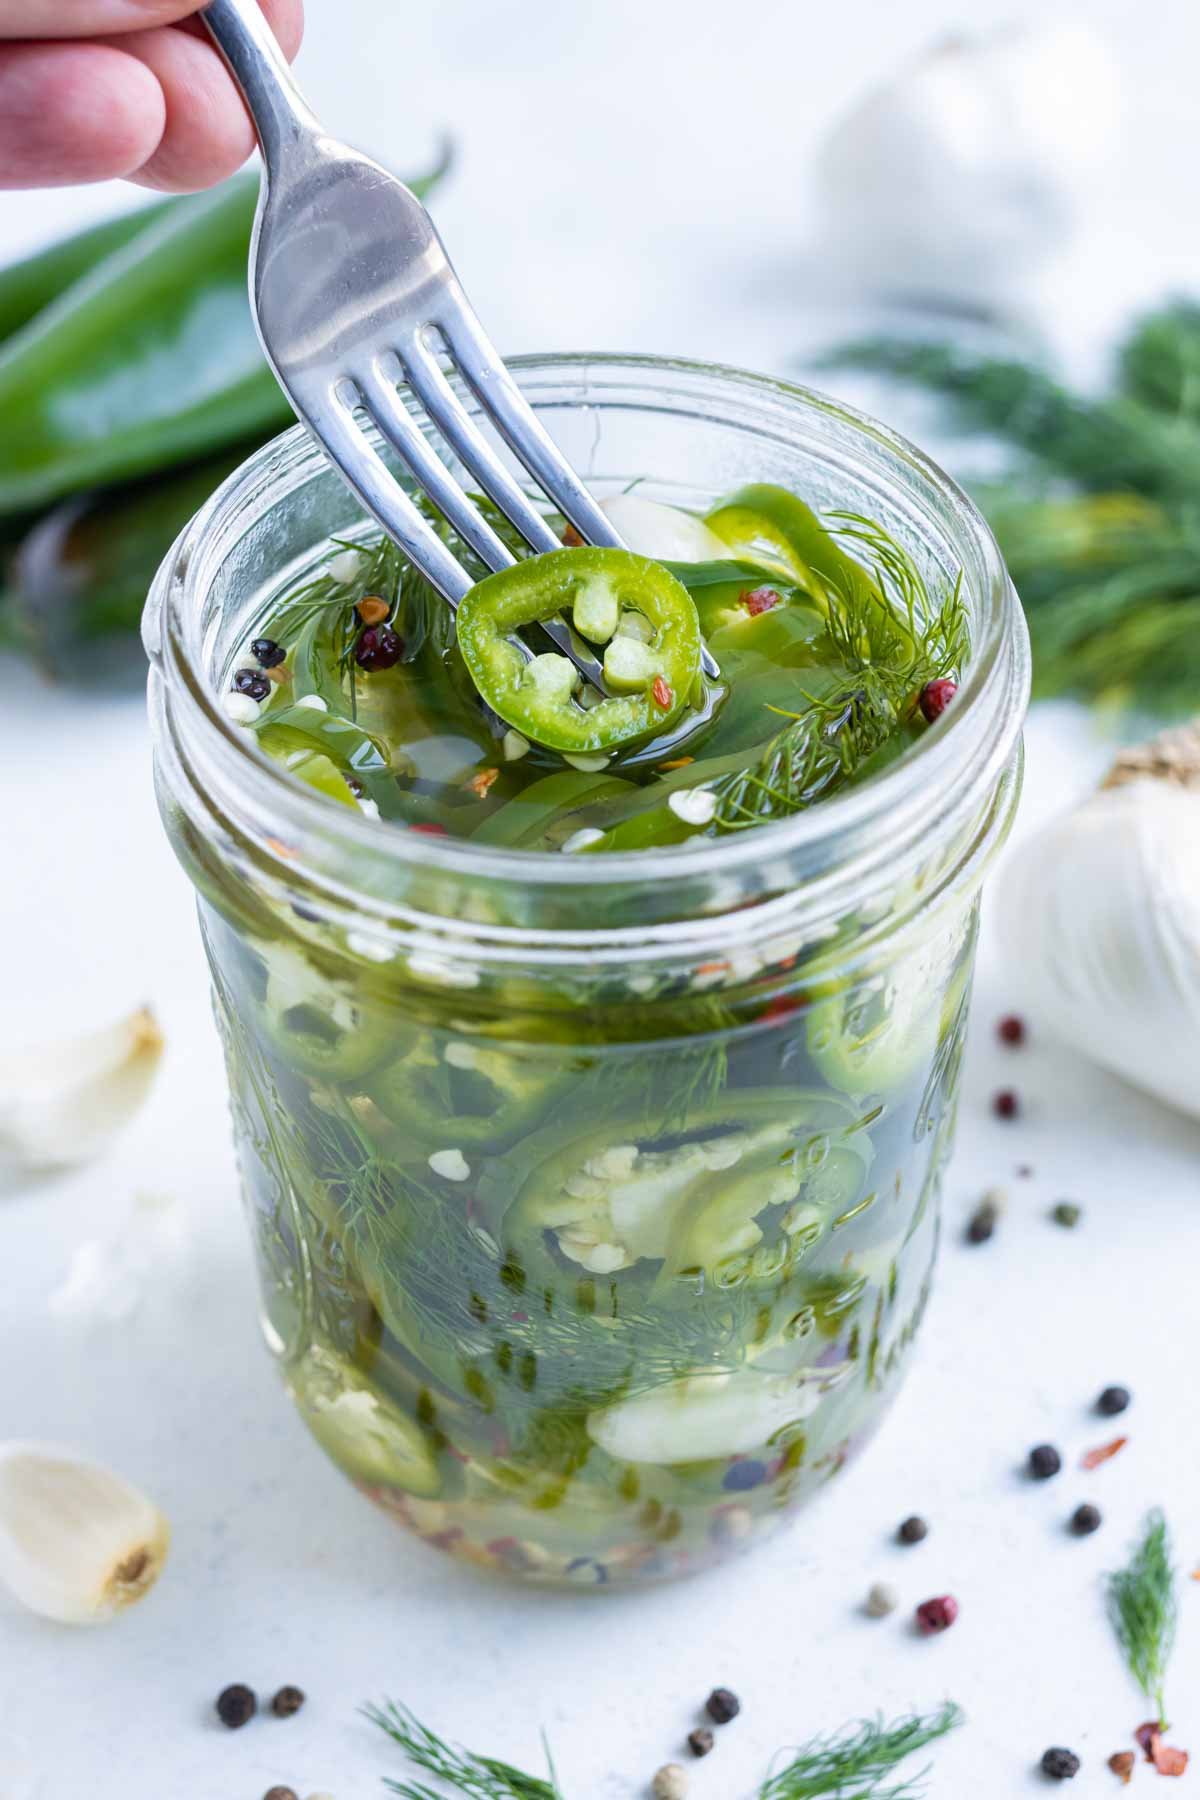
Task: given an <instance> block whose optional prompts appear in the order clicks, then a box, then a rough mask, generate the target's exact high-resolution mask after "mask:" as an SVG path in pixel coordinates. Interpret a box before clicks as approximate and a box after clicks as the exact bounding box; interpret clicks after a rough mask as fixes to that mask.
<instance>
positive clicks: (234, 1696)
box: [217, 1681, 258, 1731]
mask: <svg viewBox="0 0 1200 1800" xmlns="http://www.w3.org/2000/svg"><path fill="white" fill-rule="evenodd" d="M257 1711H258V1697H257V1695H256V1694H255V1692H254V1689H253V1688H248V1687H247V1686H246V1685H245V1683H244V1682H241V1681H235V1682H234V1683H233V1685H232V1686H231V1687H227V1688H222V1689H221V1692H220V1693H219V1694H218V1695H217V1717H218V1718H219V1719H220V1721H221V1723H222V1725H228V1727H229V1729H230V1731H236V1730H237V1729H238V1727H239V1726H241V1725H246V1724H248V1723H249V1721H250V1720H251V1719H252V1718H253V1717H254V1715H255V1713H256V1712H257Z"/></svg>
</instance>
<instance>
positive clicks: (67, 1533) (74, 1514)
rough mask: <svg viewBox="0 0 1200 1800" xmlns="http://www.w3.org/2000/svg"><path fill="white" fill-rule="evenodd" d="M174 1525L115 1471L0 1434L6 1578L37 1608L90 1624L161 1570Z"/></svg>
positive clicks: (0, 1538)
mask: <svg viewBox="0 0 1200 1800" xmlns="http://www.w3.org/2000/svg"><path fill="white" fill-rule="evenodd" d="M169 1541H170V1531H169V1529H168V1526H167V1521H166V1519H165V1518H164V1517H163V1515H162V1514H161V1513H160V1512H159V1510H158V1508H157V1507H156V1506H155V1505H154V1504H153V1502H152V1501H150V1500H148V1499H147V1498H146V1496H145V1495H144V1494H140V1493H139V1492H138V1490H137V1489H136V1488H134V1487H131V1486H130V1485H129V1483H128V1482H127V1481H123V1480H122V1479H121V1477H120V1476H119V1475H114V1474H112V1473H111V1472H110V1471H109V1470H108V1469H103V1468H101V1467H100V1466H99V1465H98V1464H96V1463H90V1462H87V1461H85V1460H84V1459H83V1458H82V1457H80V1456H76V1455H75V1454H74V1452H72V1451H70V1450H62V1449H59V1448H58V1447H57V1446H55V1445H52V1444H24V1443H9V1444H0V1582H2V1583H3V1585H4V1586H5V1587H7V1588H8V1589H9V1590H10V1592H11V1593H12V1594H13V1595H14V1597H15V1598H16V1599H17V1600H19V1601H21V1603H22V1604H23V1605H24V1606H27V1607H28V1608H29V1610H30V1611H31V1612H35V1613H40V1614H41V1616H42V1617H43V1618H45V1619H57V1620H59V1621H60V1622H61V1623H62V1624H65V1625H93V1624H99V1623H100V1622H101V1621H102V1620H104V1619H109V1618H112V1616H113V1615H114V1614H115V1613H117V1612H120V1611H121V1610H122V1608H124V1607H126V1606H130V1605H132V1603H133V1602H134V1601H135V1600H140V1599H141V1597H142V1595H143V1594H145V1593H147V1592H148V1590H149V1589H150V1588H151V1587H153V1585H154V1583H155V1582H156V1581H157V1580H158V1577H159V1575H160V1574H161V1572H162V1566H163V1563H164V1561H165V1559H166V1554H167V1545H168V1543H169Z"/></svg>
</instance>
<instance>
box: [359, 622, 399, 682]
mask: <svg viewBox="0 0 1200 1800" xmlns="http://www.w3.org/2000/svg"><path fill="white" fill-rule="evenodd" d="M403 655H404V640H403V639H402V638H401V637H399V636H398V635H397V634H396V632H394V631H393V630H392V628H391V626H390V625H367V626H365V627H364V628H363V630H362V631H360V632H359V634H358V642H357V643H356V644H355V646H354V660H355V662H356V663H357V664H358V666H359V668H360V669H365V670H366V671H367V673H368V675H373V674H375V673H376V672H377V671H378V670H380V669H391V668H394V667H395V665H396V664H397V663H398V662H399V661H400V658H401V657H402V656H403Z"/></svg>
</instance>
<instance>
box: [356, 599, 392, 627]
mask: <svg viewBox="0 0 1200 1800" xmlns="http://www.w3.org/2000/svg"><path fill="white" fill-rule="evenodd" d="M354 610H355V612H356V613H357V614H358V616H359V618H360V619H361V620H362V622H363V624H364V625H382V624H383V621H384V620H385V619H386V618H387V616H388V614H389V612H390V611H391V610H392V609H391V607H390V606H389V605H388V603H387V601H386V600H381V599H380V598H379V595H378V594H364V596H363V598H362V599H361V600H360V601H359V602H358V605H357V606H356V607H355V608H354Z"/></svg>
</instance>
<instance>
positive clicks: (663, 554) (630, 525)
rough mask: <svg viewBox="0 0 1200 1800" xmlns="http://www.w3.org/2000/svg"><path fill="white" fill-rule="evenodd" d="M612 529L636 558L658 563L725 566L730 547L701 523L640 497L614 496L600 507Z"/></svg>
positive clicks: (678, 511) (686, 514) (688, 515)
mask: <svg viewBox="0 0 1200 1800" xmlns="http://www.w3.org/2000/svg"><path fill="white" fill-rule="evenodd" d="M600 506H601V511H602V512H605V513H607V514H608V518H609V522H610V523H611V525H612V527H613V529H614V530H615V531H618V532H619V533H620V534H621V536H622V537H623V538H624V540H625V543H626V545H627V546H628V548H629V549H630V550H634V551H636V552H637V554H638V555H639V556H652V557H654V558H655V559H656V560H657V561H659V562H725V561H727V560H728V558H729V557H730V556H731V555H732V552H731V550H730V548H729V545H728V544H726V543H724V542H723V541H722V539H720V538H719V537H718V536H717V534H716V532H715V531H712V530H710V529H709V527H708V526H707V525H706V524H705V523H704V520H703V519H698V518H696V516H695V515H694V514H693V513H689V512H684V511H683V510H682V508H680V507H678V506H666V505H664V504H663V502H662V501H661V500H646V499H643V497H642V495H641V494H614V495H613V497H612V499H611V500H603V501H601V503H600Z"/></svg>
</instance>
